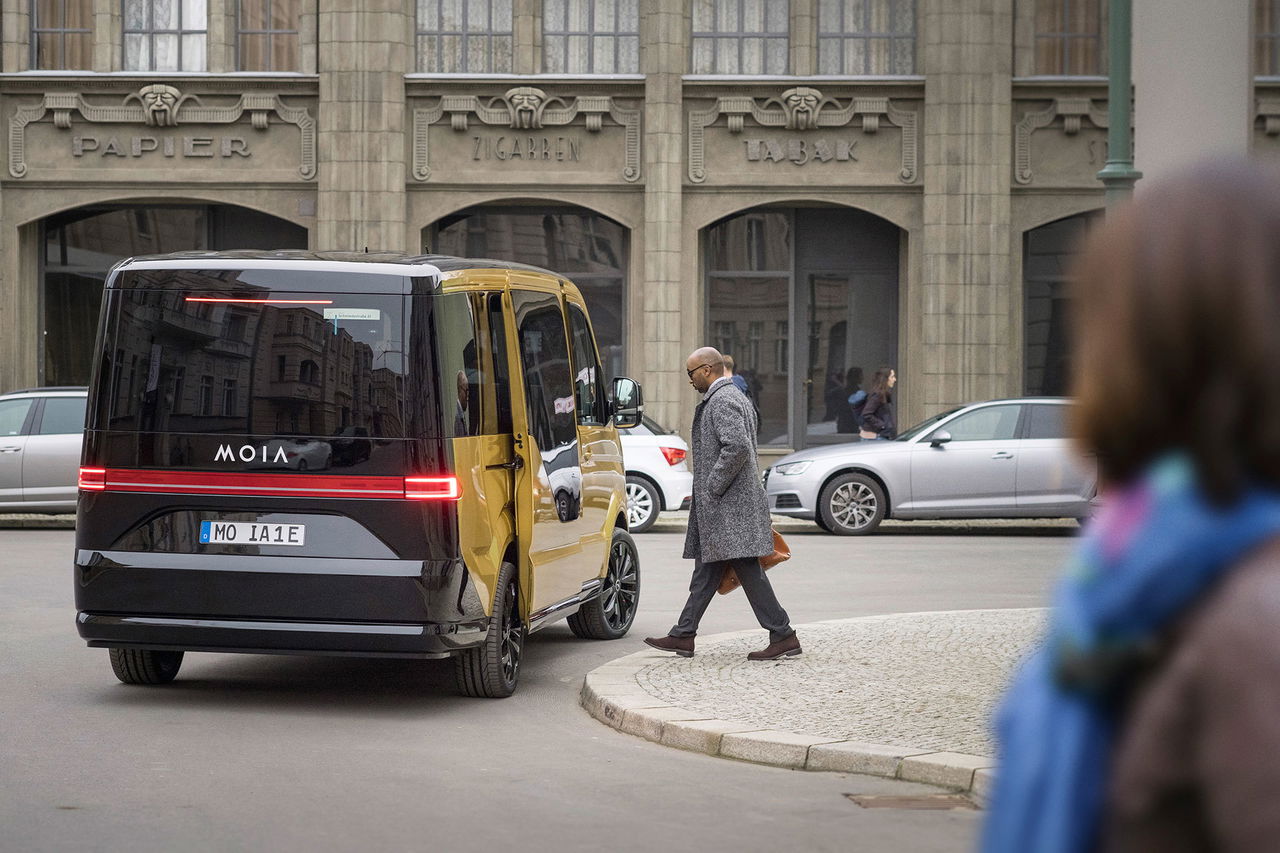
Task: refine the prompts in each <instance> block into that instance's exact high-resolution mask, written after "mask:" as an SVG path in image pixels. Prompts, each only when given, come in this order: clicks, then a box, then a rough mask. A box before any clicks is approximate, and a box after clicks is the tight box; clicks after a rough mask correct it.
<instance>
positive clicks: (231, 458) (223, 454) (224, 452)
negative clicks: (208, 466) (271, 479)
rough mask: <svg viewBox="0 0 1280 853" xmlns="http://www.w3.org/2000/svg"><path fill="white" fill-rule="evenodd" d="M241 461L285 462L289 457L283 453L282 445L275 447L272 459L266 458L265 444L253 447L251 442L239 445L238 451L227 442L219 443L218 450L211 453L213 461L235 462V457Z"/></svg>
mask: <svg viewBox="0 0 1280 853" xmlns="http://www.w3.org/2000/svg"><path fill="white" fill-rule="evenodd" d="M237 458H238V459H239V460H240V461H241V462H285V463H287V462H288V461H289V457H288V456H286V455H285V452H284V448H283V447H277V448H276V455H275V457H274V458H272V459H268V458H267V446H266V445H265V444H263V445H259V446H258V447H254V446H253V445H252V444H245V445H241V447H240V450H239V451H235V450H232V449H231V445H229V444H219V445H218V452H217V453H215V454H213V461H214V462H235V461H236V459H237Z"/></svg>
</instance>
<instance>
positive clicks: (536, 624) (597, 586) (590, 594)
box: [529, 578, 604, 631]
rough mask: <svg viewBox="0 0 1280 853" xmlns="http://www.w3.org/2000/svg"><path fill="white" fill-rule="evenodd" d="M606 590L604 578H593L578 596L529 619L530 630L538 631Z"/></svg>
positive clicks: (583, 586)
mask: <svg viewBox="0 0 1280 853" xmlns="http://www.w3.org/2000/svg"><path fill="white" fill-rule="evenodd" d="M602 588H604V579H603V578H592V579H591V580H589V581H587V582H586V583H584V584H583V585H582V589H580V590H578V594H577V595H572V596H570V597H568V598H566V599H564V600H563V601H557V602H556V603H555V604H551V605H548V606H546V607H544V608H542V609H541V610H539V611H538V612H537V613H534V614H533V615H532V616H530V617H529V630H530V631H536V630H538V629H539V628H541V627H543V626H544V625H546V624H547V622H548V621H550V620H551V617H553V616H557V615H558V614H560V613H562V612H563V611H565V610H568V609H569V608H570V607H573V606H575V605H579V604H584V603H586V602H588V601H590V600H591V599H592V598H594V597H595V596H596V595H598V594H599V593H600V590H601V589H602Z"/></svg>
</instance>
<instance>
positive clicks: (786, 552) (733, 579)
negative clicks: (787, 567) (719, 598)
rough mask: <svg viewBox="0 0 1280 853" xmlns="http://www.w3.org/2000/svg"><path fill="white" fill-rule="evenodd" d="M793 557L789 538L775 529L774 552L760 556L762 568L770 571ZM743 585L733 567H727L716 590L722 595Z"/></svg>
mask: <svg viewBox="0 0 1280 853" xmlns="http://www.w3.org/2000/svg"><path fill="white" fill-rule="evenodd" d="M790 559H791V546H790V545H788V544H787V540H785V539H783V538H782V534H781V533H779V532H778V531H776V530H775V531H773V553H772V554H766V555H764V556H763V557H761V558H760V568H762V569H764V570H765V571H768V570H769V569H772V568H773V567H774V566H776V565H778V564H779V563H785V562H786V561H787V560H790ZM740 586H742V581H740V580H738V573H737V572H735V571H734V570H733V569H725V570H724V577H722V578H720V588H719V589H718V590H716V592H718V593H720V594H721V595H727V594H728V593H731V592H733V591H734V590H735V589H737V588H738V587H740Z"/></svg>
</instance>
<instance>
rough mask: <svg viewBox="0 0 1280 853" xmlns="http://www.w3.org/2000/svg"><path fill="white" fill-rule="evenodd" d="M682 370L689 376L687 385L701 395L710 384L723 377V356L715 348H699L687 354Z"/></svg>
mask: <svg viewBox="0 0 1280 853" xmlns="http://www.w3.org/2000/svg"><path fill="white" fill-rule="evenodd" d="M684 368H685V371H687V372H688V374H689V384H690V385H692V386H693V388H694V390H695V391H697V392H698V393H699V394H702V393H705V392H706V390H707V389H708V388H710V387H711V383H712V382H715V381H716V380H717V379H719V378H720V377H721V376H724V356H722V355H721V354H720V351H719V350H718V349H716V348H715V347H701V348H700V349H696V350H694V351H693V352H692V353H690V354H689V357H688V358H687V359H686V360H685V363H684Z"/></svg>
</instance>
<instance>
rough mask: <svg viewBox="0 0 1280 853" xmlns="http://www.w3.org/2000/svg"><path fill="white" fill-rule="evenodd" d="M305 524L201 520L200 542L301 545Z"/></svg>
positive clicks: (304, 540) (303, 539)
mask: <svg viewBox="0 0 1280 853" xmlns="http://www.w3.org/2000/svg"><path fill="white" fill-rule="evenodd" d="M306 534H307V526H306V525H305V524H261V523H259V522H256V521H202V522H200V542H201V543H202V544H205V545H216V544H218V543H223V544H233V545H302V544H304V543H305V542H306Z"/></svg>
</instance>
